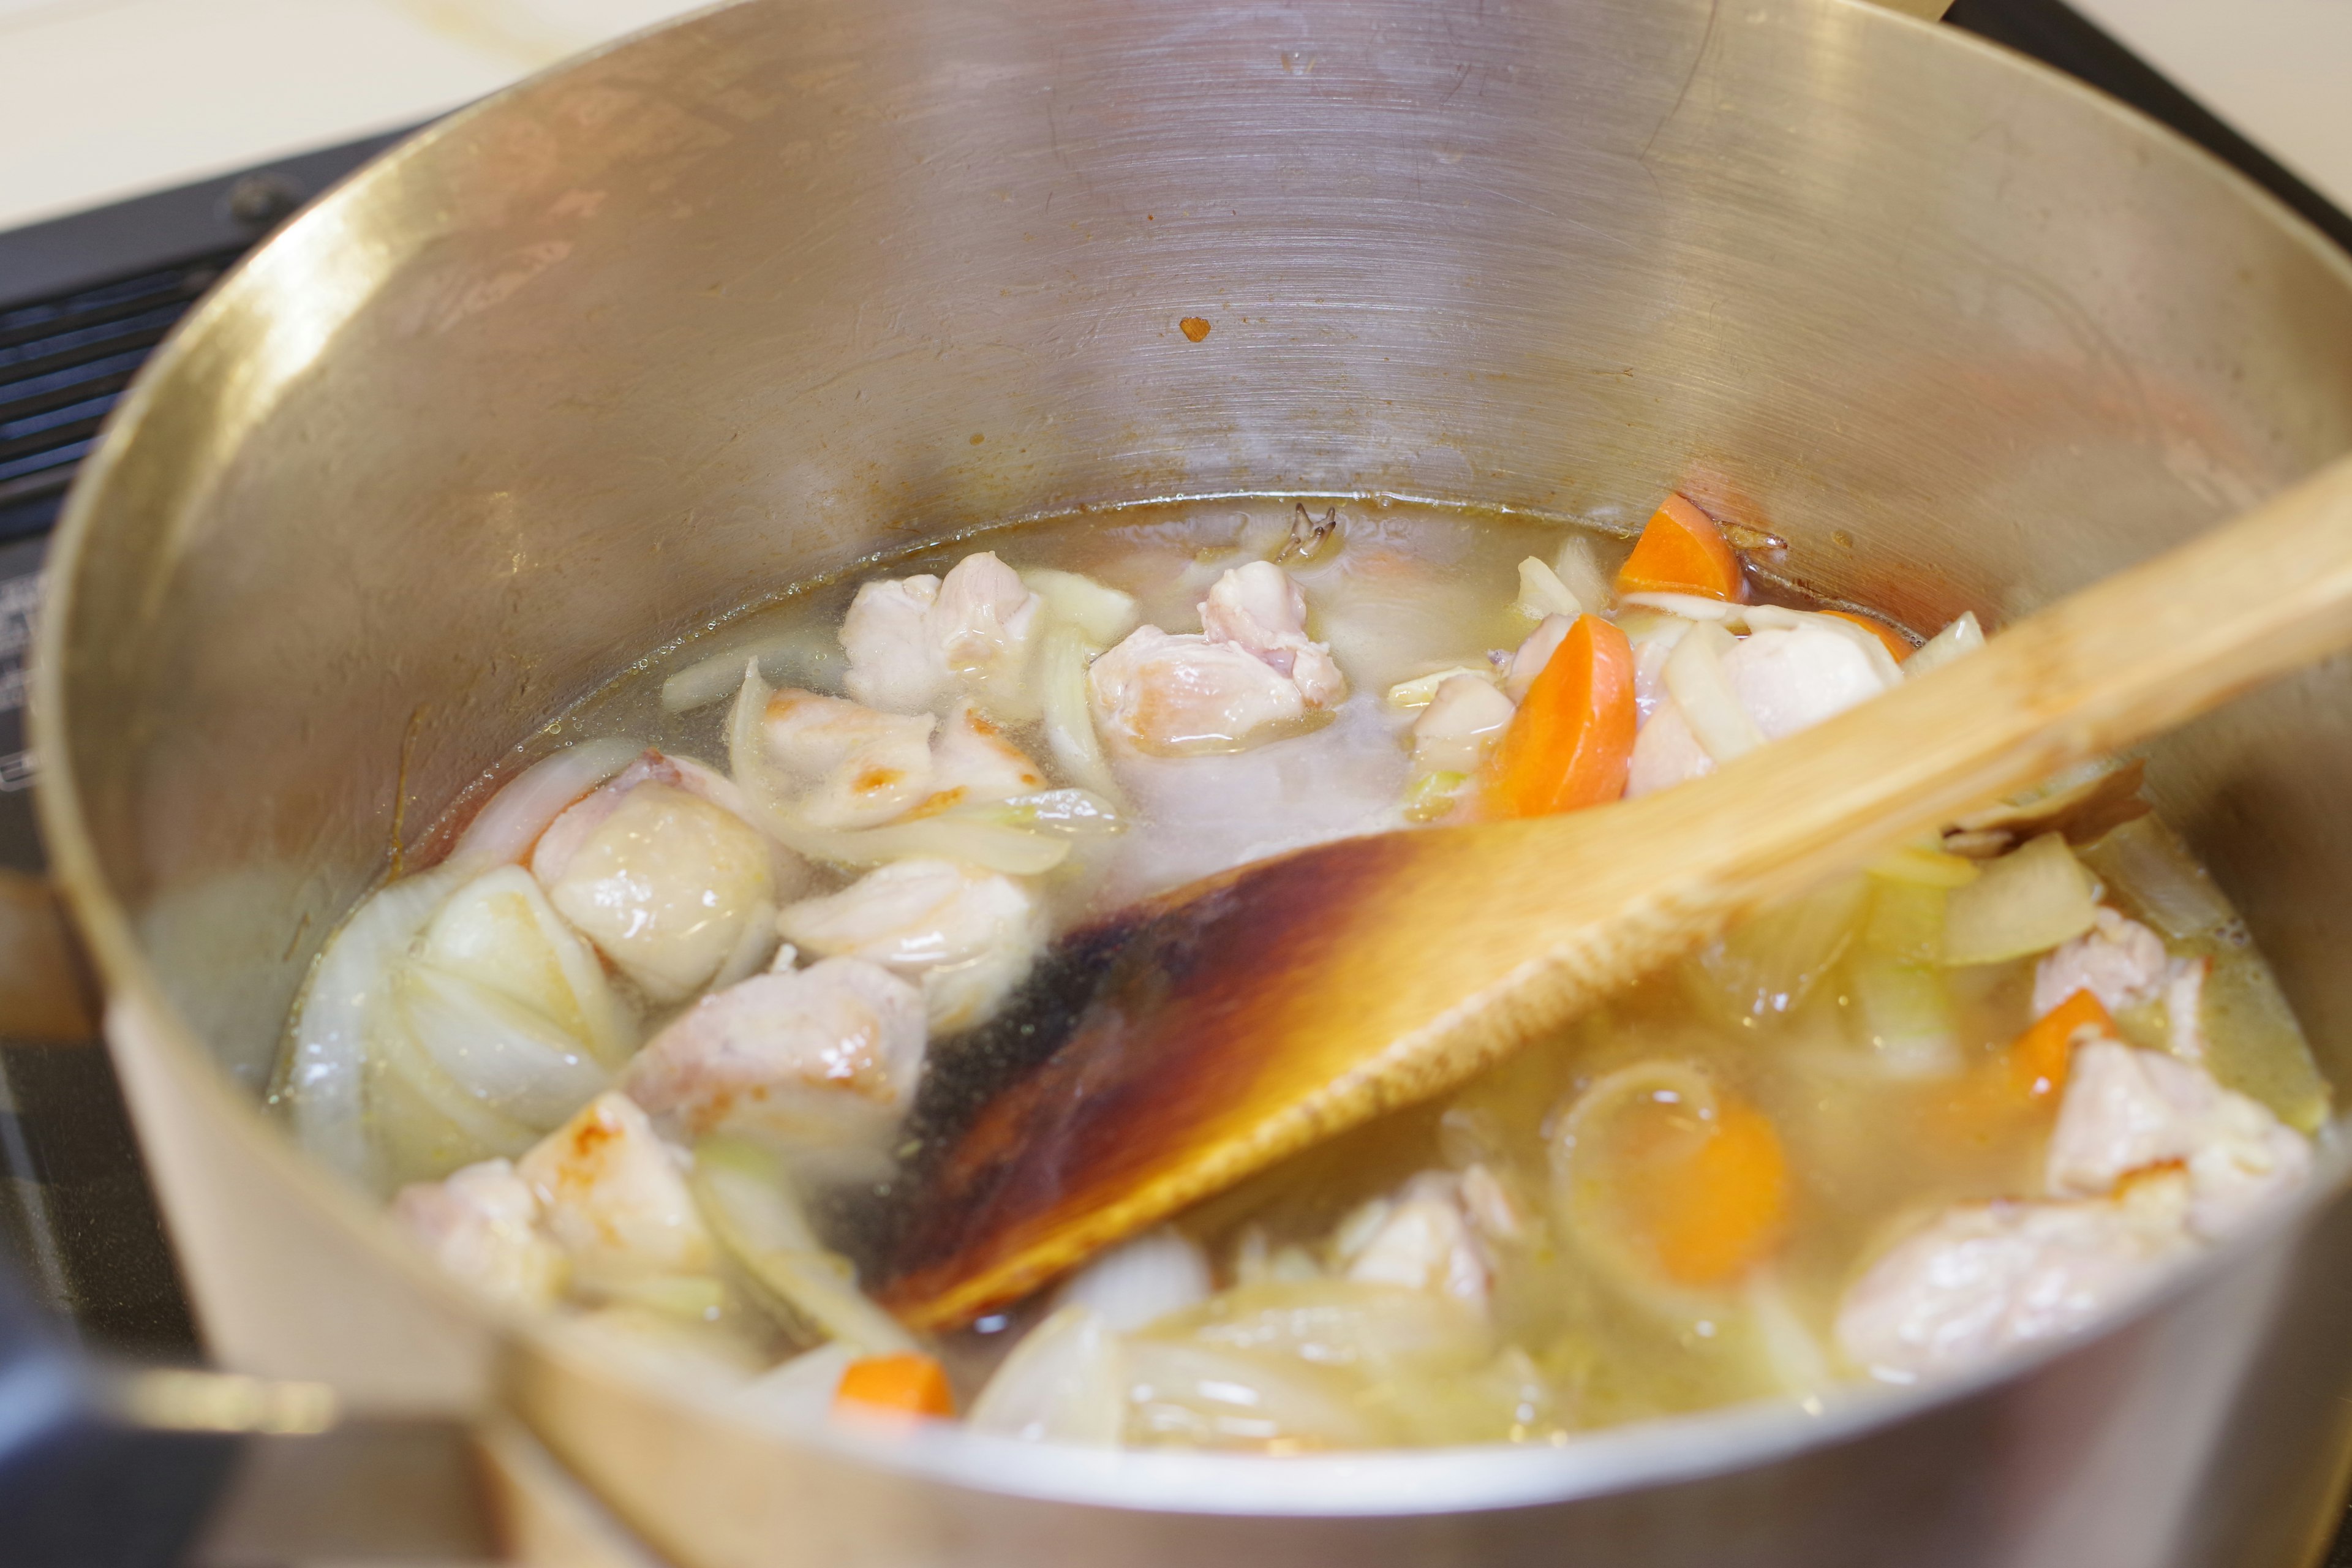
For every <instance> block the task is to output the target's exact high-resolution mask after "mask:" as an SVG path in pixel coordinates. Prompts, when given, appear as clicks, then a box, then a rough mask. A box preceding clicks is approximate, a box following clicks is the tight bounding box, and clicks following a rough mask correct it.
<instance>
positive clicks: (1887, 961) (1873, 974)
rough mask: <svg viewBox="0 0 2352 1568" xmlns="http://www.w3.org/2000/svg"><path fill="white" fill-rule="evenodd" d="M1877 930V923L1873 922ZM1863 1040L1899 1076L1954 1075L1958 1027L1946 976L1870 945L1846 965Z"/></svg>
mask: <svg viewBox="0 0 2352 1568" xmlns="http://www.w3.org/2000/svg"><path fill="white" fill-rule="evenodd" d="M1872 924H1873V926H1874V927H1875V926H1876V924H1877V922H1876V921H1875V920H1874V921H1873V922H1872ZM1846 984H1847V987H1848V989H1849V991H1850V993H1851V994H1852V997H1853V1008H1854V1016H1855V1018H1856V1020H1857V1021H1858V1022H1859V1024H1860V1026H1861V1029H1862V1034H1863V1038H1864V1043H1866V1044H1867V1045H1868V1046H1869V1047H1870V1049H1871V1052H1872V1054H1873V1055H1874V1057H1875V1058H1877V1061H1878V1064H1879V1066H1880V1067H1881V1068H1884V1069H1885V1071H1887V1072H1889V1073H1891V1074H1893V1075H1895V1077H1898V1078H1914V1077H1930V1076H1935V1075H1939V1074H1942V1073H1946V1072H1949V1071H1950V1070H1952V1068H1954V1067H1955V1066H1956V1065H1958V1059H1959V1025H1958V1018H1957V1016H1955V1014H1954V1012H1953V1008H1952V998H1951V994H1950V993H1949V991H1948V990H1947V989H1946V987H1945V984H1944V975H1943V972H1942V971H1941V970H1939V969H1937V968H1934V967H1932V961H1931V962H1930V963H1921V962H1917V961H1914V960H1910V959H1909V958H1908V956H1907V955H1898V954H1895V953H1891V952H1885V951H1883V950H1882V949H1880V948H1878V947H1877V946H1875V945H1874V944H1870V943H1865V944H1864V948H1863V949H1862V951H1860V952H1857V953H1856V954H1855V955H1854V956H1853V960H1852V962H1850V963H1848V964H1847V966H1846Z"/></svg>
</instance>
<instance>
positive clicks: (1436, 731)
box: [1412, 675, 1517, 773]
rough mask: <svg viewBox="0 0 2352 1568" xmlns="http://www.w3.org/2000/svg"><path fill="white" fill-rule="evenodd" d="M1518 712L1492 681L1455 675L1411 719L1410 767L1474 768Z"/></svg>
mask: <svg viewBox="0 0 2352 1568" xmlns="http://www.w3.org/2000/svg"><path fill="white" fill-rule="evenodd" d="M1516 712H1517V710H1516V709H1514V708H1513V707H1512V706H1511V700H1510V699H1509V698H1507V697H1506V696H1504V695H1503V694H1502V693H1501V692H1500V691H1498V690H1496V689H1495V687H1494V685H1493V684H1492V683H1491V682H1489V681H1485V680H1481V679H1478V677H1476V676H1475V675H1457V676H1454V677H1453V678H1452V679H1449V680H1447V681H1445V682H1444V684H1443V685H1441V686H1439V687H1438V689H1437V695H1436V696H1435V697H1433V698H1432V699H1430V702H1429V706H1428V707H1426V708H1423V710H1421V716H1420V717H1419V718H1417V719H1415V720H1414V721H1412V771H1413V772H1414V773H1476V772H1477V771H1478V769H1479V767H1480V766H1481V765H1482V764H1483V763H1485V762H1486V758H1487V756H1488V755H1489V754H1490V753H1491V752H1493V751H1494V749H1495V745H1496V742H1499V741H1500V740H1501V739H1502V738H1503V731H1505V730H1507V729H1509V728H1510V724H1511V718H1512V716H1513V714H1514V713H1516Z"/></svg>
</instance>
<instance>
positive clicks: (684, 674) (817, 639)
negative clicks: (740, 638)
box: [661, 628, 847, 713]
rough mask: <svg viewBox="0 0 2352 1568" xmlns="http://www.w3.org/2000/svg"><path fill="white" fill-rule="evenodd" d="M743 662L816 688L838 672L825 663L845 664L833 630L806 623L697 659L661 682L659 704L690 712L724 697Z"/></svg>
mask: <svg viewBox="0 0 2352 1568" xmlns="http://www.w3.org/2000/svg"><path fill="white" fill-rule="evenodd" d="M747 662H748V663H751V664H755V665H757V666H758V667H759V669H760V673H761V675H762V676H764V677H766V678H767V679H771V680H782V679H786V678H787V677H789V678H791V679H794V680H796V681H797V682H798V683H800V684H801V685H803V686H810V687H817V686H829V685H831V684H832V680H831V679H829V678H830V677H832V676H834V675H835V674H836V672H835V671H833V670H829V669H828V668H826V667H827V666H830V665H841V664H845V663H846V662H847V656H846V655H845V654H844V653H843V652H842V651H841V647H840V644H839V642H838V640H837V639H836V638H835V637H834V636H833V635H832V634H831V633H829V632H827V633H817V632H814V631H812V630H810V629H808V628H803V629H801V630H799V631H793V632H787V633H785V634H783V635H782V636H781V637H765V638H762V639H761V640H759V641H757V642H750V643H743V644H740V645H738V646H737V647H731V648H729V649H728V650H727V651H726V652H724V653H714V654H712V655H711V656H710V657H709V658H705V659H699V660H698V661H696V662H695V663H693V664H690V665H688V667H687V668H684V669H681V670H679V671H678V672H677V674H675V675H673V676H671V677H670V678H669V679H667V680H665V681H663V682H662V697H661V700H662V707H663V708H664V709H666V710H668V711H669V712H672V713H691V712H693V711H694V710H696V709H698V708H708V707H709V706H710V705H711V704H712V703H714V702H723V701H725V700H727V699H728V698H730V697H732V696H733V695H735V689H736V688H737V687H739V686H740V685H741V684H742V682H743V667H744V665H745V664H746V663H747Z"/></svg>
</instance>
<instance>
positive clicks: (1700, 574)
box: [1617, 495, 1746, 602]
mask: <svg viewBox="0 0 2352 1568" xmlns="http://www.w3.org/2000/svg"><path fill="white" fill-rule="evenodd" d="M1744 587H1745V583H1744V580H1743V579H1742V577H1741V575H1740V572H1739V557H1738V555H1736V554H1734V553H1733V552H1732V549H1731V545H1730V543H1729V542H1728V541H1727V540H1726V539H1725V538H1724V537H1723V530H1721V529H1720V528H1717V526H1716V525H1715V519H1713V518H1711V517H1709V516H1707V515H1706V513H1705V512H1703V511H1701V510H1699V509H1698V508H1696V506H1693V505H1692V504H1691V503H1690V502H1689V501H1687V500H1684V499H1683V498H1682V497H1680V496H1678V495H1670V496H1668V497H1667V498H1666V501H1665V504H1664V506H1662V507H1660V508H1658V510H1656V511H1655V512H1654V513H1653V514H1652V515H1651V518H1650V524H1649V526H1648V527H1647V528H1644V529H1643V530H1642V537H1641V539H1640V540H1639V541H1638V542H1636V543H1635V544H1634V546H1633V554H1631V555H1628V556H1627V557H1626V558H1625V564H1624V565H1622V566H1620V567H1619V568H1618V569H1617V591H1618V592H1619V593H1621V594H1696V595H1700V596H1701V597H1703V598H1708V599H1728V600H1732V601H1734V602H1737V601H1738V600H1739V599H1741V598H1743V597H1745V596H1746V595H1745V594H1744V592H1743V589H1744Z"/></svg>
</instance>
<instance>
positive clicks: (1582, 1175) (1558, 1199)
mask: <svg viewBox="0 0 2352 1568" xmlns="http://www.w3.org/2000/svg"><path fill="white" fill-rule="evenodd" d="M1650 1103H1665V1104H1671V1105H1678V1106H1681V1107H1683V1108H1684V1109H1685V1110H1687V1111H1688V1112H1689V1113H1690V1115H1691V1116H1693V1117H1694V1118H1696V1120H1698V1121H1703V1122H1708V1123H1712V1122H1713V1121H1714V1120H1715V1115H1716V1108H1717V1096H1716V1089H1715V1080H1714V1079H1712V1078H1710V1077H1708V1076H1707V1074H1706V1070H1705V1069H1704V1068H1699V1067H1696V1066H1694V1065H1693V1064H1691V1063H1689V1062H1680V1061H1674V1060H1671V1059H1665V1058H1654V1059H1652V1060H1648V1061H1641V1062H1636V1063H1634V1064H1633V1066H1631V1067H1624V1068H1618V1069H1617V1070H1616V1071H1614V1072H1612V1073H1606V1074H1603V1075H1602V1076H1601V1077H1600V1078H1598V1079H1594V1080H1593V1082H1592V1084H1591V1086H1590V1087H1589V1088H1587V1089H1585V1090H1584V1092H1583V1093H1582V1094H1580V1095H1579V1096H1578V1097H1577V1098H1576V1100H1575V1103H1574V1104H1572V1105H1571V1106H1570V1108H1569V1110H1568V1114H1567V1115H1565V1116H1563V1117H1561V1118H1560V1119H1559V1124H1558V1131H1556V1132H1555V1133H1554V1135H1553V1139H1552V1150H1551V1156H1552V1178H1553V1180H1552V1187H1553V1194H1554V1207H1555V1209H1556V1210H1557V1211H1558V1213H1559V1216H1560V1218H1561V1220H1562V1221H1563V1223H1564V1226H1565V1228H1566V1229H1567V1231H1568V1234H1569V1235H1570V1237H1572V1238H1573V1239H1574V1240H1575V1241H1576V1243H1577V1246H1578V1250H1579V1252H1580V1254H1581V1255H1582V1256H1583V1257H1584V1258H1585V1259H1586V1260H1587V1261H1589V1262H1591V1264H1593V1265H1594V1266H1595V1267H1596V1268H1598V1269H1599V1271H1600V1272H1601V1274H1602V1275H1603V1276H1605V1277H1606V1278H1607V1279H1609V1281H1610V1282H1611V1283H1612V1284H1613V1285H1614V1286H1615V1287H1616V1288H1617V1289H1618V1290H1619V1291H1621V1292H1622V1294H1623V1295H1624V1296H1625V1297H1626V1298H1627V1299H1629V1300H1632V1301H1633V1303H1634V1304H1635V1305H1637V1306H1639V1307H1642V1308H1643V1309H1644V1310H1647V1311H1649V1312H1650V1313H1652V1314H1653V1315H1654V1316H1657V1317H1660V1318H1664V1319H1669V1320H1675V1319H1685V1320H1686V1319H1694V1318H1702V1317H1706V1316H1707V1315H1709V1314H1710V1313H1713V1312H1717V1311H1720V1310H1721V1298H1720V1297H1718V1296H1715V1295H1712V1294H1710V1293H1707V1292H1705V1291H1700V1290H1695V1289H1687V1288H1685V1287H1683V1286H1679V1285H1676V1284H1675V1283H1673V1282H1672V1281H1671V1280H1669V1279H1665V1278H1664V1276H1662V1275H1661V1274H1660V1273H1659V1271H1658V1268H1657V1265H1656V1264H1655V1263H1654V1261H1653V1260H1652V1259H1651V1258H1647V1257H1645V1256H1644V1255H1643V1250H1642V1248H1640V1247H1638V1246H1636V1245H1635V1244H1634V1243H1633V1241H1631V1240H1630V1239H1629V1238H1628V1237H1626V1236H1625V1235H1624V1233H1623V1231H1622V1229H1621V1228H1620V1226H1618V1224H1617V1223H1616V1218H1615V1216H1614V1215H1613V1214H1612V1213H1611V1212H1610V1211H1611V1210H1612V1209H1613V1208H1614V1207H1615V1205H1613V1204H1612V1203H1611V1202H1609V1201H1608V1194H1610V1192H1611V1189H1612V1178H1611V1176H1610V1174H1609V1173H1606V1172H1603V1171H1596V1170H1595V1169H1593V1162H1594V1161H1595V1159H1596V1158H1597V1155H1596V1152H1595V1151H1596V1149H1598V1148H1599V1147H1600V1145H1601V1143H1602V1142H1603V1139H1602V1137H1601V1133H1602V1130H1603V1129H1604V1128H1605V1127H1606V1126H1607V1124H1608V1122H1609V1121H1611V1120H1612V1118H1614V1117H1616V1116H1618V1115H1619V1114H1621V1113H1622V1112H1623V1111H1624V1110H1626V1109H1628V1108H1629V1107H1632V1106H1635V1105H1641V1104H1650Z"/></svg>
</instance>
